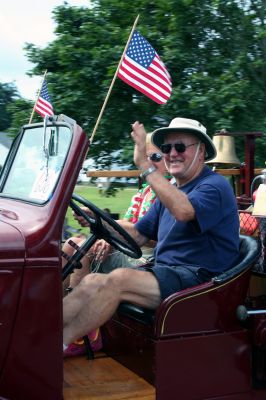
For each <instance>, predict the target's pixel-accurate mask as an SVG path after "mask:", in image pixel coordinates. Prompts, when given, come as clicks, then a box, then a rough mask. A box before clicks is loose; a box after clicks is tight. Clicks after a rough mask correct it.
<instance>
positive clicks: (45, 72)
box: [29, 69, 47, 124]
mask: <svg viewBox="0 0 266 400" xmlns="http://www.w3.org/2000/svg"><path fill="white" fill-rule="evenodd" d="M46 74H47V69H46V70H45V71H44V74H43V78H42V83H41V86H40V88H39V90H38V92H37V98H36V100H35V103H34V106H33V109H32V112H31V116H30V120H29V124H31V121H32V118H33V115H34V111H35V106H36V103H37V101H38V100H39V97H40V93H41V90H42V85H43V82H44V80H45V77H46Z"/></svg>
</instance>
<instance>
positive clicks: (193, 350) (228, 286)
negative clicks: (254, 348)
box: [102, 235, 260, 400]
mask: <svg viewBox="0 0 266 400" xmlns="http://www.w3.org/2000/svg"><path fill="white" fill-rule="evenodd" d="M259 254H260V245H259V243H258V241H257V240H256V239H254V238H253V237H249V236H244V235H241V236H240V255H239V260H238V263H237V265H235V266H234V267H233V268H231V269H230V270H228V271H226V272H224V273H222V274H219V275H217V276H216V277H214V278H212V280H211V281H209V282H206V283H203V284H201V285H198V286H194V287H192V288H188V289H185V290H181V291H179V292H177V293H174V294H173V295H171V296H169V297H168V298H166V299H165V300H164V301H163V302H162V303H161V304H160V306H159V307H158V309H157V310H156V311H151V310H147V309H144V308H142V307H138V306H135V305H133V304H130V303H122V304H121V305H120V306H119V308H118V310H117V312H116V313H115V315H114V316H113V317H112V319H111V320H110V321H108V322H107V323H106V324H105V325H104V326H103V328H102V333H103V342H104V349H105V351H106V352H107V353H108V354H110V355H111V356H112V357H114V358H115V359H117V360H118V361H119V362H121V363H122V364H124V365H125V366H126V367H128V368H129V369H131V370H133V371H134V372H136V373H137V374H138V375H140V376H142V377H143V378H144V379H146V380H147V381H148V382H150V383H152V384H154V385H155V387H156V396H157V397H156V399H157V400H159V399H166V398H167V400H171V399H173V400H174V399H176V393H178V394H179V398H182V400H186V399H188V400H191V399H189V397H187V394H186V390H185V386H184V385H185V382H186V383H187V385H188V386H189V385H191V384H193V385H194V386H195V389H193V390H195V399H197V398H199V399H203V398H204V399H205V398H206V399H208V397H207V393H208V390H209V389H208V384H207V383H206V385H203V384H202V382H201V383H200V380H199V379H198V374H199V369H200V374H204V373H205V374H206V375H205V376H207V375H208V374H210V370H211V371H212V373H211V377H210V376H209V377H208V379H207V381H208V382H210V381H212V382H213V383H214V385H213V386H214V387H215V385H216V387H215V392H216V394H217V397H218V396H219V395H220V393H225V392H224V391H225V390H226V393H227V391H231V393H234V391H235V392H236V391H238V390H239V388H240V390H242V391H243V392H244V391H245V390H248V384H247V382H243V375H242V374H241V372H240V371H239V368H237V360H236V357H237V351H239V352H240V353H241V352H242V353H241V354H242V362H243V363H244V365H243V368H247V369H248V368H249V363H250V357H249V356H248V349H247V345H246V341H247V331H246V329H244V328H243V327H242V326H241V323H240V321H239V320H238V319H237V316H236V309H237V307H238V306H239V304H243V302H244V300H245V298H246V295H247V291H248V286H249V279H250V273H251V269H252V266H253V264H254V263H255V261H256V260H257V258H258V257H259ZM240 353H239V354H240ZM201 360H204V362H202V361H201ZM171 365H172V366H173V365H175V368H174V369H173V368H170V366H171ZM221 365H223V366H224V367H221ZM226 365H231V366H232V367H231V368H228V371H227V370H226V371H225V370H224V369H225V368H226V367H225V366H226ZM167 366H169V367H167ZM186 367H187V369H186ZM227 372H228V373H227ZM230 374H231V375H230ZM221 375H223V377H224V378H223V380H221V379H220V378H221ZM188 376H189V378H188ZM232 376H234V379H233V380H232ZM226 385H227V386H228V388H227V389H225V387H226ZM226 393H225V394H226ZM190 395H191V393H190ZM200 396H201V397H200ZM204 396H205V397H204ZM193 399H194V397H193Z"/></svg>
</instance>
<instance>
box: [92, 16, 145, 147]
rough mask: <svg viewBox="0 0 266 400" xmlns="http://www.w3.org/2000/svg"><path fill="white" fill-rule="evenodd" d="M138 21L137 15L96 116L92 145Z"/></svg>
mask: <svg viewBox="0 0 266 400" xmlns="http://www.w3.org/2000/svg"><path fill="white" fill-rule="evenodd" d="M138 19H139V15H138V16H137V18H136V19H135V22H134V24H133V27H132V29H131V32H130V35H129V37H128V40H127V44H126V46H125V48H124V51H123V54H122V56H121V58H120V61H119V63H118V66H117V69H116V71H115V74H114V77H113V80H112V82H111V85H110V87H109V90H108V92H107V95H106V97H105V100H104V103H103V106H102V108H101V111H100V113H99V116H98V118H97V121H96V124H95V126H94V129H93V132H92V135H91V137H90V143H92V141H93V138H94V135H95V133H96V130H97V128H98V125H99V123H100V120H101V118H102V115H103V112H104V109H105V106H106V104H107V101H108V99H109V97H110V94H111V90H112V89H113V86H114V83H115V80H116V77H117V74H118V71H119V68H120V65H121V64H122V61H123V58H124V55H125V53H126V51H127V48H128V45H129V43H130V40H131V38H132V35H133V33H134V30H135V28H136V25H137V23H138Z"/></svg>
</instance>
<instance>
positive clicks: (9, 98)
mask: <svg viewBox="0 0 266 400" xmlns="http://www.w3.org/2000/svg"><path fill="white" fill-rule="evenodd" d="M17 98H18V92H17V89H16V87H15V85H13V84H12V83H0V130H1V131H6V130H7V129H8V128H9V127H10V125H11V121H12V115H11V114H10V112H9V110H8V107H9V105H11V104H13V103H14V102H15V101H16V99H17Z"/></svg>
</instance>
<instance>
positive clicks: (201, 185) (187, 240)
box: [135, 166, 239, 273]
mask: <svg viewBox="0 0 266 400" xmlns="http://www.w3.org/2000/svg"><path fill="white" fill-rule="evenodd" d="M179 190H182V191H183V192H184V193H186V194H187V195H188V198H189V200H190V202H191V204H192V206H193V207H194V210H195V213H196V219H195V220H193V221H188V222H181V221H178V220H176V219H175V218H174V217H173V215H172V214H171V213H170V212H169V211H168V209H167V208H166V207H165V206H164V205H163V204H162V203H161V202H160V201H159V200H158V199H156V201H155V203H154V204H153V205H152V207H151V208H150V210H149V211H148V212H147V214H146V215H145V216H144V217H143V218H142V219H141V220H139V221H138V222H137V223H136V224H135V227H136V229H137V230H138V232H139V233H140V234H142V235H144V236H146V237H147V238H149V239H152V240H156V241H157V246H156V248H155V258H156V264H162V265H168V266H178V265H191V266H196V267H203V268H206V269H207V270H209V271H210V272H214V273H216V272H222V271H225V270H226V269H228V268H231V267H232V266H233V265H234V264H235V263H236V261H237V258H238V255H239V216H238V210H237V203H236V199H235V196H234V192H233V190H232V187H231V185H230V184H229V182H228V181H227V179H226V178H224V177H223V176H222V175H219V174H217V173H215V172H213V171H212V170H211V169H210V168H208V167H207V166H205V167H204V168H203V170H202V172H201V173H200V175H199V176H198V177H197V178H195V179H194V180H193V181H191V182H189V183H187V184H186V185H184V186H182V187H180V188H179Z"/></svg>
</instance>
